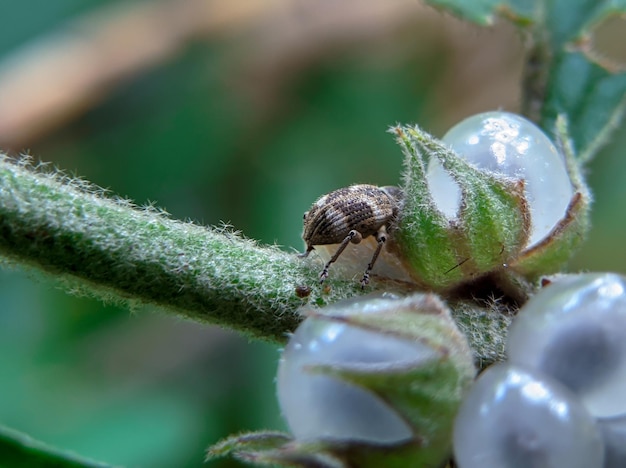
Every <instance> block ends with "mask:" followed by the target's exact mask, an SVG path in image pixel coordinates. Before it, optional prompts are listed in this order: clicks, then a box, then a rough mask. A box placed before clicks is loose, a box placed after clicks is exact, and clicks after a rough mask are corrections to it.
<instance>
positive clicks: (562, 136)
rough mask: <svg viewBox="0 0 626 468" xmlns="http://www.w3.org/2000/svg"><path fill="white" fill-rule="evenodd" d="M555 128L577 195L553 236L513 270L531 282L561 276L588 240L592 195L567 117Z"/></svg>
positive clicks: (526, 253)
mask: <svg viewBox="0 0 626 468" xmlns="http://www.w3.org/2000/svg"><path fill="white" fill-rule="evenodd" d="M555 127H556V136H557V144H558V145H559V147H560V148H561V153H562V154H563V155H564V156H565V162H566V166H567V170H568V173H569V177H570V180H571V181H572V184H573V186H574V190H575V193H574V196H573V197H572V200H571V201H570V203H569V205H568V207H567V210H566V212H565V216H564V217H563V218H562V219H561V220H560V221H559V222H558V223H557V224H556V226H554V228H553V229H552V230H551V231H550V233H549V234H548V235H547V236H546V237H545V238H544V239H543V240H542V241H541V242H539V243H538V244H535V245H533V246H532V247H531V248H530V249H527V250H525V251H524V252H522V254H521V255H520V256H519V257H518V258H517V259H516V261H515V262H513V263H512V264H511V268H512V269H513V270H514V271H515V272H517V273H519V274H521V275H523V276H524V277H526V278H527V279H529V280H534V279H537V278H539V277H540V276H542V275H549V274H552V273H556V272H558V271H559V269H560V268H561V267H562V266H563V265H564V264H565V263H567V261H568V260H569V259H570V258H571V256H572V253H573V252H575V251H576V249H577V248H578V246H579V245H580V244H581V243H582V242H583V241H584V240H585V239H586V237H587V233H588V231H589V226H590V221H589V217H590V216H589V215H590V205H591V194H590V192H589V189H588V188H587V186H586V184H585V182H584V180H583V177H582V174H581V172H580V162H579V161H578V160H577V158H576V155H575V153H574V147H573V144H572V141H571V139H570V137H569V131H568V124H567V120H566V118H565V116H564V115H560V116H559V117H558V118H557V120H556V123H555Z"/></svg>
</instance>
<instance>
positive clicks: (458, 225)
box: [392, 112, 589, 291]
mask: <svg viewBox="0 0 626 468" xmlns="http://www.w3.org/2000/svg"><path fill="white" fill-rule="evenodd" d="M559 130H560V133H559V137H560V138H561V140H566V139H567V135H566V130H565V127H564V125H563V123H562V122H560V126H559ZM392 131H393V132H394V133H395V134H396V136H397V140H398V143H399V144H400V146H401V147H402V148H403V150H404V153H405V155H406V162H405V166H406V173H405V184H404V187H403V193H404V202H403V206H402V208H401V210H400V216H399V220H398V223H397V226H396V229H395V231H394V233H393V237H394V239H395V241H396V243H397V247H396V249H397V251H398V252H399V256H400V257H401V258H403V259H404V260H405V263H406V265H407V269H408V270H410V275H411V276H412V277H413V279H414V281H415V283H417V284H420V285H426V286H427V287H429V288H431V289H434V290H436V291H446V290H450V289H453V288H456V287H458V286H459V285H461V284H463V283H468V282H470V281H473V280H475V279H478V278H481V277H485V276H487V275H489V274H493V276H497V275H500V276H502V275H511V276H512V277H517V275H521V276H523V277H525V278H526V279H529V280H535V279H537V278H538V277H539V276H540V275H542V274H549V273H552V272H554V271H556V270H557V269H558V268H559V267H561V266H562V264H563V263H564V262H565V261H567V260H568V259H569V256H570V255H571V253H572V250H573V248H574V247H575V246H576V245H577V244H578V243H579V242H580V241H581V239H582V238H584V234H585V232H586V227H587V222H586V220H587V211H588V202H589V200H588V198H589V197H588V195H587V190H586V188H585V187H584V185H583V184H582V182H581V178H580V175H579V172H578V167H577V163H576V161H574V157H573V154H571V152H570V151H566V152H565V154H561V153H560V152H559V151H558V150H557V148H556V147H555V145H554V144H553V143H552V142H551V141H550V139H549V138H548V137H547V136H546V135H545V134H543V132H542V131H541V130H540V129H539V128H538V127H536V126H535V125H534V124H533V123H531V122H530V121H528V120H526V119H524V118H523V117H520V116H517V115H515V114H510V113H506V112H488V113H485V114H479V115H477V116H474V117H470V118H469V119H466V120H464V121H463V122H461V123H460V124H458V125H457V126H455V127H453V128H452V129H451V130H450V131H449V132H448V133H447V134H446V136H444V138H443V141H440V140H437V139H436V138H434V137H432V136H431V135H429V134H427V133H426V132H424V131H422V130H421V129H419V128H418V127H407V126H399V127H396V128H393V129H392ZM561 143H562V146H563V148H569V146H567V144H566V143H567V142H566V141H562V142H561Z"/></svg>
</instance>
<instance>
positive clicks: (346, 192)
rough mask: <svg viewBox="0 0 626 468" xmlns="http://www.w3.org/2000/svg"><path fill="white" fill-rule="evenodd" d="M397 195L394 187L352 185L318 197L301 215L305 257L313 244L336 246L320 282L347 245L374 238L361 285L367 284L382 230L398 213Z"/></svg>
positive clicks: (384, 235)
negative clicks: (335, 250)
mask: <svg viewBox="0 0 626 468" xmlns="http://www.w3.org/2000/svg"><path fill="white" fill-rule="evenodd" d="M400 196H401V192H400V189H399V188H397V187H376V186H375V185H364V184H363V185H352V186H350V187H346V188H341V189H338V190H335V191H334V192H331V193H329V194H327V195H324V196H323V197H321V198H319V199H318V200H317V201H316V202H315V203H314V204H313V206H312V207H311V209H310V210H309V211H307V212H306V213H304V232H303V234H302V238H303V239H304V242H305V243H306V251H305V252H304V253H303V254H302V255H301V256H302V257H306V256H307V255H308V254H309V253H310V252H311V250H313V249H314V246H316V245H328V244H340V245H339V248H338V249H337V252H335V254H334V255H333V256H332V257H331V259H330V260H329V261H328V262H327V263H326V265H325V266H324V269H323V270H322V273H321V274H320V283H321V282H323V281H324V280H325V279H326V278H327V277H328V269H329V267H330V265H331V263H333V262H335V261H336V260H337V258H339V256H340V255H341V253H342V252H343V251H344V250H345V248H346V247H347V245H348V244H349V243H350V242H352V243H353V244H358V243H359V242H361V240H362V239H363V238H365V237H369V236H374V237H375V238H376V241H377V242H378V246H377V248H376V251H375V252H374V255H373V257H372V260H371V261H370V263H369V264H368V265H367V269H366V270H365V274H364V275H363V279H361V286H363V287H365V285H366V284H367V283H368V282H369V275H370V272H371V270H372V268H373V266H374V263H375V262H376V259H377V258H378V255H379V254H380V251H381V249H382V247H383V245H384V244H385V242H386V240H387V233H386V229H387V227H388V226H389V225H390V224H391V222H392V221H393V220H394V219H395V217H396V216H397V214H398V204H399V200H400Z"/></svg>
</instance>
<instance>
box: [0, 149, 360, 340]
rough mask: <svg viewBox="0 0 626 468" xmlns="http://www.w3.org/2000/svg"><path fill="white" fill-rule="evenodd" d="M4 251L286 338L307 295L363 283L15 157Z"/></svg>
mask: <svg viewBox="0 0 626 468" xmlns="http://www.w3.org/2000/svg"><path fill="white" fill-rule="evenodd" d="M0 255H2V256H5V257H7V258H9V259H10V260H13V261H15V262H17V263H21V264H27V265H30V266H33V267H35V268H37V269H39V270H43V271H45V272H47V273H50V274H52V275H53V276H55V277H56V278H59V277H60V278H62V279H64V280H66V281H67V280H69V283H70V286H71V287H73V288H75V287H77V286H78V287H79V288H81V289H82V290H85V291H88V292H92V293H94V292H95V294H96V295H99V296H101V297H104V298H105V299H108V300H115V301H118V300H122V301H124V302H129V303H130V304H129V305H131V306H134V305H137V304H151V305H155V306H158V307H161V308H164V309H170V310H172V311H175V312H177V313H178V314H181V315H184V316H187V317H189V318H192V319H195V320H200V321H205V322H211V323H216V324H220V325H222V326H226V327H228V328H233V329H235V330H238V331H241V332H244V333H245V334H248V335H251V336H254V337H258V338H264V339H271V340H278V341H282V340H284V339H285V335H286V333H287V332H289V331H292V330H294V328H295V327H296V326H297V324H298V323H299V321H300V320H301V318H300V316H299V314H298V313H297V309H298V307H299V306H301V305H302V304H303V303H305V302H310V303H313V304H315V305H324V304H325V303H327V302H330V301H334V300H336V299H339V298H343V297H347V296H351V295H354V294H355V293H356V292H357V289H356V286H357V285H353V284H351V283H349V282H345V281H344V282H341V281H332V280H331V281H329V282H328V286H329V288H326V289H325V290H324V289H322V288H320V287H318V286H317V283H318V280H317V275H318V274H319V264H317V263H315V262H311V261H303V260H302V259H299V258H297V256H296V255H294V254H289V253H285V252H282V251H280V250H279V249H278V248H276V247H259V246H258V245H257V244H256V243H255V242H253V241H251V240H249V239H244V238H242V237H241V236H239V235H237V234H236V233H234V232H231V231H228V230H226V229H218V228H207V227H202V226H198V225H195V224H191V223H182V222H179V221H175V220H172V219H169V218H168V217H167V216H165V215H164V214H163V213H159V212H157V211H156V210H154V209H145V208H143V209H141V208H137V207H135V206H133V205H132V204H131V203H129V202H128V201H125V200H120V199H115V198H111V197H106V196H105V194H104V193H103V191H102V190H100V189H97V188H94V187H93V186H91V185H89V184H86V183H85V182H83V181H80V180H78V181H77V180H75V179H69V178H67V177H62V176H60V175H59V174H58V173H56V174H55V173H53V172H51V171H47V172H43V171H41V170H33V168H30V167H28V165H27V164H26V163H23V162H22V163H16V162H15V161H13V162H12V161H11V160H10V159H8V158H6V157H4V158H2V159H1V160H0ZM77 280H78V281H77ZM299 286H300V287H301V288H300V290H302V289H303V288H302V287H306V286H310V287H311V293H310V295H309V296H308V297H306V298H301V297H299V296H298V293H297V291H296V288H298V287H299ZM304 289H306V288H304ZM300 290H299V291H300ZM306 292H307V291H305V294H306ZM300 295H303V293H302V292H300Z"/></svg>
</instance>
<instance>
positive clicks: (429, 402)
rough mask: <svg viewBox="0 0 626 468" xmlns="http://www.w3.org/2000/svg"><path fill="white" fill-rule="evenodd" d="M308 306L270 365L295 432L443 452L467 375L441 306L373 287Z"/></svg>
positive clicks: (470, 372)
mask: <svg viewBox="0 0 626 468" xmlns="http://www.w3.org/2000/svg"><path fill="white" fill-rule="evenodd" d="M309 313H313V314H315V315H311V316H309V317H308V318H306V319H305V320H304V321H303V322H302V324H300V326H299V327H298V329H297V330H296V332H295V333H294V334H293V336H292V337H291V339H290V340H289V343H288V344H287V346H286V348H285V350H284V352H283V354H282V357H281V360H280V364H279V368H278V385H277V386H278V400H279V404H280V407H281V409H282V412H283V415H284V417H285V419H286V420H287V423H288V425H289V427H290V429H291V431H292V433H293V435H294V436H295V437H296V439H297V440H300V441H301V440H326V441H329V440H330V441H334V442H336V441H339V442H350V443H352V442H356V443H374V444H396V443H401V442H407V441H409V440H413V441H415V440H419V441H420V444H421V445H420V450H419V451H420V453H421V454H422V455H419V456H420V457H421V456H426V455H427V456H428V457H431V458H430V459H437V460H439V459H443V458H444V457H445V455H446V454H447V452H448V449H449V444H450V437H451V427H452V422H453V416H454V414H456V410H457V409H458V406H459V404H460V402H461V399H462V397H463V394H464V391H465V389H466V388H467V387H468V386H469V385H470V384H471V382H472V380H473V377H474V374H475V369H474V365H473V355H472V352H471V350H470V348H469V346H468V344H467V340H466V339H465V337H464V336H463V334H462V333H460V332H459V330H458V328H457V327H456V325H455V323H454V321H453V320H452V317H451V315H450V311H449V309H448V308H447V307H446V306H445V304H443V303H442V302H441V301H440V300H439V299H437V298H436V297H435V296H433V295H430V294H414V295H411V296H407V297H397V296H393V295H390V294H382V295H380V294H378V295H368V296H361V297H358V298H354V299H351V300H347V301H341V302H338V303H337V304H334V305H332V306H329V307H327V308H326V309H325V311H324V314H323V315H320V314H319V313H318V312H314V311H310V312H309ZM435 383H436V384H435Z"/></svg>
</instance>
